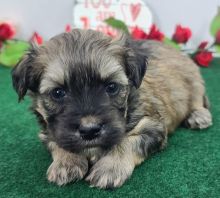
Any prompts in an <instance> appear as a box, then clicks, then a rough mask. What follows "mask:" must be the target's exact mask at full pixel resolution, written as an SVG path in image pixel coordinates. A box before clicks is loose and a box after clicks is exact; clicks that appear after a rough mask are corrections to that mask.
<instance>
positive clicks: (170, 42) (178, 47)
mask: <svg viewBox="0 0 220 198" xmlns="http://www.w3.org/2000/svg"><path fill="white" fill-rule="evenodd" d="M163 42H164V43H166V44H167V45H170V46H172V47H174V48H176V49H178V50H180V49H181V47H180V46H179V45H178V44H177V43H176V42H175V41H173V40H171V39H169V38H167V37H165V38H164V40H163Z"/></svg>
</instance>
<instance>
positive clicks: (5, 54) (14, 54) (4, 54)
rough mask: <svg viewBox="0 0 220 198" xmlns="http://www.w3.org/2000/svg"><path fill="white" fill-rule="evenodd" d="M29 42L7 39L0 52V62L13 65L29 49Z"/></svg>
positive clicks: (9, 65)
mask: <svg viewBox="0 0 220 198" xmlns="http://www.w3.org/2000/svg"><path fill="white" fill-rule="evenodd" d="M29 47H30V44H29V43H28V42H25V41H19V40H8V41H6V42H5V43H4V45H3V46H2V49H1V52H0V64H2V65H5V66H8V67H13V66H14V65H16V64H17V63H18V61H19V60H20V59H21V57H22V56H23V55H24V54H25V53H26V51H27V50H28V49H29Z"/></svg>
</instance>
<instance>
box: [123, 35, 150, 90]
mask: <svg viewBox="0 0 220 198" xmlns="http://www.w3.org/2000/svg"><path fill="white" fill-rule="evenodd" d="M125 47H126V49H127V50H126V54H125V66H126V72H127V75H128V77H129V79H130V80H131V81H132V82H133V84H134V86H135V87H136V88H139V87H140V85H141V82H142V80H143V77H144V75H145V72H146V69H147V51H146V49H143V48H141V41H135V40H132V39H131V38H127V40H126V43H125Z"/></svg>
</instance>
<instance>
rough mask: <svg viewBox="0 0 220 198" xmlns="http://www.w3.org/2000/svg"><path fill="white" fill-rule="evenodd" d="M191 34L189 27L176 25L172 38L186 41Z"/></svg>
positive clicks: (178, 41)
mask: <svg viewBox="0 0 220 198" xmlns="http://www.w3.org/2000/svg"><path fill="white" fill-rule="evenodd" d="M191 36H192V32H191V30H190V29H189V28H187V27H182V26H181V25H177V26H176V30H175V33H174V34H173V37H172V39H173V40H174V41H175V42H177V43H186V42H187V41H188V40H189V38H190V37H191Z"/></svg>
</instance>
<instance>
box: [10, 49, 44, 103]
mask: <svg viewBox="0 0 220 198" xmlns="http://www.w3.org/2000/svg"><path fill="white" fill-rule="evenodd" d="M36 56H37V50H36V48H35V46H34V45H32V47H31V49H30V50H29V51H28V52H27V53H26V54H25V55H24V57H23V58H22V59H21V60H20V61H19V63H18V64H17V65H16V66H15V67H14V68H13V70H12V72H11V74H12V84H13V87H14V89H15V91H16V92H17V94H18V98H19V101H20V100H21V99H23V98H24V96H25V94H26V92H27V90H28V89H30V90H31V91H36V89H37V86H38V81H39V78H40V74H39V73H38V72H37V71H36V70H38V69H37V68H34V65H33V63H34V60H35V57H36Z"/></svg>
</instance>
